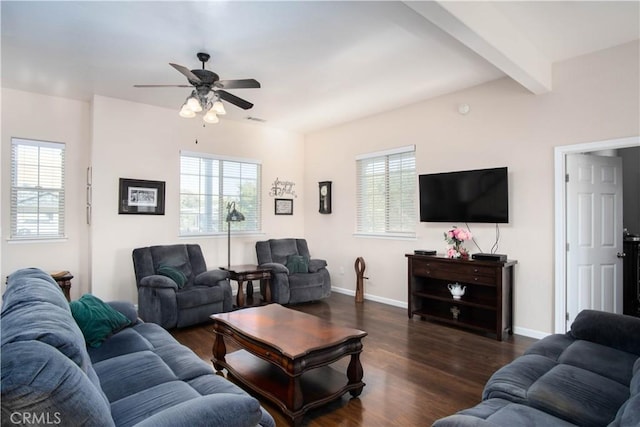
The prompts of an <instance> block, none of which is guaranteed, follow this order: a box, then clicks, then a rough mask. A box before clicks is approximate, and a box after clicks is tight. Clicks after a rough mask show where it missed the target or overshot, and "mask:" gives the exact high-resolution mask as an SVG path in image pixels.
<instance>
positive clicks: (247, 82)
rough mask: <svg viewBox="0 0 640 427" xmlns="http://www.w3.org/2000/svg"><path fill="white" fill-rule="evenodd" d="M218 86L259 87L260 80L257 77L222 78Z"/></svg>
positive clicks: (226, 87) (233, 87)
mask: <svg viewBox="0 0 640 427" xmlns="http://www.w3.org/2000/svg"><path fill="white" fill-rule="evenodd" d="M216 86H218V87H221V88H224V89H258V88H259V87H260V82H258V81H257V80H255V79H240V80H220V81H218V82H217V83H216Z"/></svg>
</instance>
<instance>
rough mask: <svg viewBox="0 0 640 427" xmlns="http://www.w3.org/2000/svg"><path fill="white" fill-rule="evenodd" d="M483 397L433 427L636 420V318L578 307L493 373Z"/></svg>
mask: <svg viewBox="0 0 640 427" xmlns="http://www.w3.org/2000/svg"><path fill="white" fill-rule="evenodd" d="M482 399H483V400H482V402H481V403H479V404H478V405H476V406H475V407H473V408H470V409H465V410H463V411H460V412H458V413H457V414H455V415H451V416H449V417H446V418H442V419H440V420H437V421H436V422H435V423H434V424H433V425H434V427H454V426H459V427H471V426H475V427H481V426H486V427H489V426H505V427H511V426H532V427H533V426H584V427H589V426H594V427H595V426H609V427H631V426H640V318H637V317H631V316H624V315H619V314H611V313H605V312H601V311H594V310H584V311H582V312H580V314H578V316H577V317H576V319H575V321H574V322H573V324H572V325H571V331H570V332H568V333H566V334H554V335H550V336H548V337H545V338H544V339H542V340H540V341H538V342H537V343H535V344H534V345H532V346H531V347H530V348H529V349H528V350H527V351H526V352H525V354H524V355H523V356H521V357H519V358H517V359H516V360H514V361H513V362H511V363H510V364H508V365H506V366H504V367H502V368H500V369H499V370H498V371H496V372H495V373H494V374H493V375H492V376H491V378H490V379H489V381H488V382H487V384H486V385H485V388H484V391H483V394H482Z"/></svg>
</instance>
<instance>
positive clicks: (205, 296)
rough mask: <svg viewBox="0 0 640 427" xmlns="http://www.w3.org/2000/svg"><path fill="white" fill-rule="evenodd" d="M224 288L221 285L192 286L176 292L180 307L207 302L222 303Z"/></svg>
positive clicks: (196, 305) (201, 304)
mask: <svg viewBox="0 0 640 427" xmlns="http://www.w3.org/2000/svg"><path fill="white" fill-rule="evenodd" d="M223 297H224V289H223V288H222V287H220V286H214V287H205V286H192V287H189V288H184V289H180V290H178V291H177V292H176V301H177V303H178V309H180V310H182V309H185V308H192V307H200V306H203V305H207V304H215V303H220V304H222V300H223Z"/></svg>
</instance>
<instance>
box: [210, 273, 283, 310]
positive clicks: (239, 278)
mask: <svg viewBox="0 0 640 427" xmlns="http://www.w3.org/2000/svg"><path fill="white" fill-rule="evenodd" d="M220 269H221V270H225V271H228V272H229V279H231V280H235V281H236V282H238V294H237V296H236V305H237V306H238V307H244V304H245V298H244V289H243V284H244V282H246V281H249V280H260V281H264V288H265V292H264V293H265V295H263V297H264V300H265V302H271V270H270V269H268V268H261V267H258V266H257V265H255V264H244V265H232V266H231V267H220Z"/></svg>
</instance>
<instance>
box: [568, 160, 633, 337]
mask: <svg viewBox="0 0 640 427" xmlns="http://www.w3.org/2000/svg"><path fill="white" fill-rule="evenodd" d="M567 172H568V174H567V175H568V177H567V179H568V182H567V242H568V245H567V246H568V247H567V330H569V329H570V326H571V323H572V322H573V320H574V319H575V317H576V316H577V315H578V313H579V312H580V311H581V310H583V309H588V308H590V309H594V310H602V311H608V312H612V313H622V258H621V257H620V254H621V253H622V237H623V236H622V159H621V158H619V157H604V156H595V155H588V154H570V155H568V156H567Z"/></svg>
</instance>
